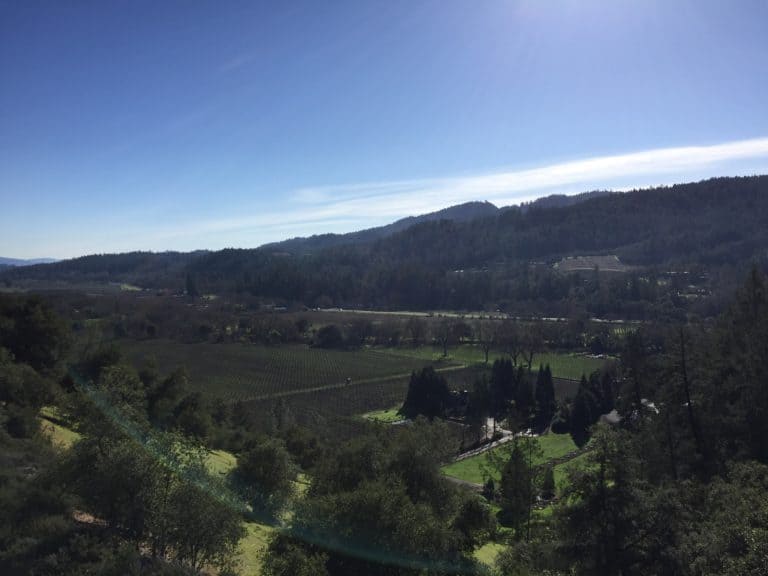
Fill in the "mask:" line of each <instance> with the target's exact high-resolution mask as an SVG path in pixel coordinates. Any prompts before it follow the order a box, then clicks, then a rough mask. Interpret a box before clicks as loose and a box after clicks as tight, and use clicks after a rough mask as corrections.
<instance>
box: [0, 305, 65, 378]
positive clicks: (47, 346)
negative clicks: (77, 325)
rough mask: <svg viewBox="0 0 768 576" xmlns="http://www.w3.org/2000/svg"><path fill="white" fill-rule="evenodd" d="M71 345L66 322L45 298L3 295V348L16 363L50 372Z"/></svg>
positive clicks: (0, 318)
mask: <svg viewBox="0 0 768 576" xmlns="http://www.w3.org/2000/svg"><path fill="white" fill-rule="evenodd" d="M68 344H69V337H68V334H67V331H66V327H65V326H64V323H63V322H62V320H61V319H60V318H59V317H58V316H57V315H56V314H55V313H54V312H53V309H52V308H51V306H50V305H49V304H48V303H47V302H45V301H44V300H43V299H42V298H40V297H38V296H27V295H24V296H16V295H10V294H0V347H3V348H6V349H7V350H9V351H10V352H11V354H13V357H14V358H15V360H16V361H18V362H23V363H25V364H29V365H30V366H31V367H32V368H34V369H35V370H38V371H41V372H45V371H50V370H52V369H53V368H54V366H55V365H56V363H57V362H59V360H60V359H61V358H62V356H63V355H64V352H65V351H66V349H67V347H68Z"/></svg>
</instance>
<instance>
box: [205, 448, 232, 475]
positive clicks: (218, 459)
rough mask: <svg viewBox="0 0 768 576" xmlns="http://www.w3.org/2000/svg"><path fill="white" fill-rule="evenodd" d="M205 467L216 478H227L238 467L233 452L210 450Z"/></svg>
mask: <svg viewBox="0 0 768 576" xmlns="http://www.w3.org/2000/svg"><path fill="white" fill-rule="evenodd" d="M205 466H206V468H208V472H209V473H211V474H213V475H214V476H225V475H227V474H228V473H229V472H231V471H232V470H233V469H234V468H235V466H237V458H236V457H235V455H234V454H232V453H231V452H225V451H224V450H210V451H209V452H208V455H207V456H206V458H205Z"/></svg>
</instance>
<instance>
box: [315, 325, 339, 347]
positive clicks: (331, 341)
mask: <svg viewBox="0 0 768 576" xmlns="http://www.w3.org/2000/svg"><path fill="white" fill-rule="evenodd" d="M315 344H316V345H317V346H318V347H320V348H343V347H344V335H343V334H342V333H341V329H340V328H339V327H338V326H336V324H326V325H325V326H323V327H322V328H320V330H318V331H317V336H316V337H315Z"/></svg>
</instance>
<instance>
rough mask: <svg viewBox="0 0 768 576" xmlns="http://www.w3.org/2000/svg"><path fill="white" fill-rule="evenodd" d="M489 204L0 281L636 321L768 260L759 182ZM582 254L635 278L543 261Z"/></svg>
mask: <svg viewBox="0 0 768 576" xmlns="http://www.w3.org/2000/svg"><path fill="white" fill-rule="evenodd" d="M464 206H465V207H466V206H467V205H464ZM481 206H484V205H482V204H481ZM489 206H491V207H492V209H493V210H495V211H496V212H494V214H493V215H491V216H485V217H482V216H481V217H475V218H469V219H466V220H463V221H456V220H446V219H440V220H428V221H423V222H418V223H416V224H413V225H411V226H408V227H407V228H405V229H404V230H402V231H400V232H397V233H395V234H392V235H390V236H387V237H384V238H379V239H377V240H374V241H364V242H359V243H350V244H344V245H338V246H330V247H327V248H324V249H319V250H317V251H315V252H312V253H302V252H300V253H298V254H292V253H291V252H289V251H286V250H276V249H275V247H276V246H280V245H279V244H278V245H270V246H265V247H262V248H256V249H227V250H221V251H217V252H208V253H202V252H199V253H190V254H179V253H162V254H151V253H131V254H123V255H112V256H110V255H104V256H88V257H83V258H78V259H74V260H70V261H65V262H59V263H56V264H51V265H44V266H32V267H25V268H23V269H16V270H11V271H5V272H4V273H2V274H0V279H4V280H5V281H6V283H8V282H10V283H13V282H17V281H23V280H25V279H37V280H51V281H61V280H77V279H91V280H98V281H111V282H131V283H134V284H137V285H139V286H142V287H150V288H159V287H165V288H171V289H175V290H184V289H185V288H186V289H187V291H188V292H194V293H243V294H248V295H251V296H256V297H261V298H266V299H273V300H280V301H283V302H296V303H302V304H305V305H307V306H332V305H335V306H343V307H345V308H346V307H380V308H395V309H397V308H400V309H403V308H407V309H475V310H477V309H488V308H492V309H495V308H496V307H501V308H505V309H507V310H510V311H514V310H515V309H517V308H520V309H526V310H530V311H531V313H541V314H547V315H568V314H569V311H568V308H567V307H568V306H572V305H573V302H577V303H578V306H580V307H583V308H584V309H585V310H586V311H587V312H589V313H591V314H594V315H606V314H607V315H616V316H631V317H642V316H643V315H644V314H645V313H646V312H645V310H647V308H648V306H649V305H651V304H649V303H656V304H659V303H660V301H661V300H662V299H666V300H670V299H672V300H675V299H677V300H680V297H681V290H683V289H687V288H688V287H689V286H690V285H691V284H696V282H699V281H702V280H703V279H704V280H706V282H707V285H706V286H705V287H704V288H701V289H700V290H699V292H700V293H702V294H703V293H705V292H706V293H709V292H713V291H715V292H717V291H718V290H720V289H721V288H724V286H725V287H726V288H727V287H728V286H726V285H728V283H729V281H728V280H727V278H733V277H734V275H733V274H732V272H734V271H736V272H738V271H739V270H744V269H746V268H747V267H748V266H750V265H751V264H752V263H757V264H758V265H759V266H763V265H764V264H765V262H766V260H768V227H766V226H765V222H768V176H753V177H740V178H716V179H711V180H706V181H702V182H697V183H690V184H681V185H675V186H671V187H659V188H652V189H645V190H638V191H633V192H627V193H612V194H595V195H590V196H588V197H587V198H586V199H585V200H583V201H581V202H577V203H575V204H572V205H566V206H563V207H541V206H540V205H536V204H533V205H527V206H523V207H509V208H506V209H502V210H498V209H496V208H495V207H493V206H492V205H489ZM483 210H484V209H483ZM584 254H587V255H589V254H591V255H598V254H603V255H604V254H615V255H617V256H618V257H619V258H620V259H621V260H622V261H623V262H624V263H625V264H628V265H630V266H632V267H633V271H634V272H633V273H631V274H629V275H628V276H622V277H621V278H620V279H618V280H617V279H615V278H614V279H608V280H605V281H603V282H602V284H601V283H600V282H599V281H598V280H597V279H593V280H589V279H585V278H582V277H579V276H578V275H576V276H575V277H574V275H566V274H562V273H560V272H558V271H556V270H553V269H552V264H554V263H555V262H556V261H558V260H559V259H560V258H562V257H564V256H569V255H584ZM670 272H677V273H679V272H682V273H690V277H688V276H686V277H685V278H684V279H682V280H681V279H679V278H673V279H672V280H673V281H672V284H675V282H677V283H678V284H680V283H682V284H680V285H679V286H678V285H674V286H671V285H670V282H668V279H664V278H662V276H663V275H664V274H668V273H670ZM721 272H722V273H721ZM721 278H723V279H722V280H721ZM665 286H666V288H665ZM724 289H725V288H724ZM726 292H727V290H726ZM683 296H685V295H684V294H683ZM694 296H697V295H696V294H694ZM697 297H698V296H697ZM569 302H570V303H571V304H569ZM632 302H635V303H636V304H632ZM654 305H655V304H654ZM665 305H667V307H670V306H671V307H672V308H675V309H678V310H683V309H685V308H686V307H687V306H688V305H687V304H686V303H685V302H682V301H673V302H671V303H667V304H665Z"/></svg>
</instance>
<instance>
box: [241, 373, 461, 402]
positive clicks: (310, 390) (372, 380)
mask: <svg viewBox="0 0 768 576" xmlns="http://www.w3.org/2000/svg"><path fill="white" fill-rule="evenodd" d="M466 368H467V367H466V366H464V365H458V366H446V367H445V368H437V369H436V370H435V372H438V373H445V372H455V371H457V370H466ZM410 375H411V373H410V372H404V373H402V374H390V375H389V376H377V377H376V378H364V379H362V380H352V381H351V382H349V383H347V382H338V383H336V384H326V385H324V386H315V387H313V388H299V389H295V390H285V391H283V392H273V393H271V394H259V395H256V396H249V397H246V398H243V399H242V400H244V401H245V402H253V401H258V400H273V399H275V398H285V397H286V396H299V395H301V394H312V393H314V392H323V391H325V390H337V389H339V388H353V387H355V386H361V385H363V384H373V383H375V382H386V381H387V380H396V379H399V378H408V377H409V376H410Z"/></svg>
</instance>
